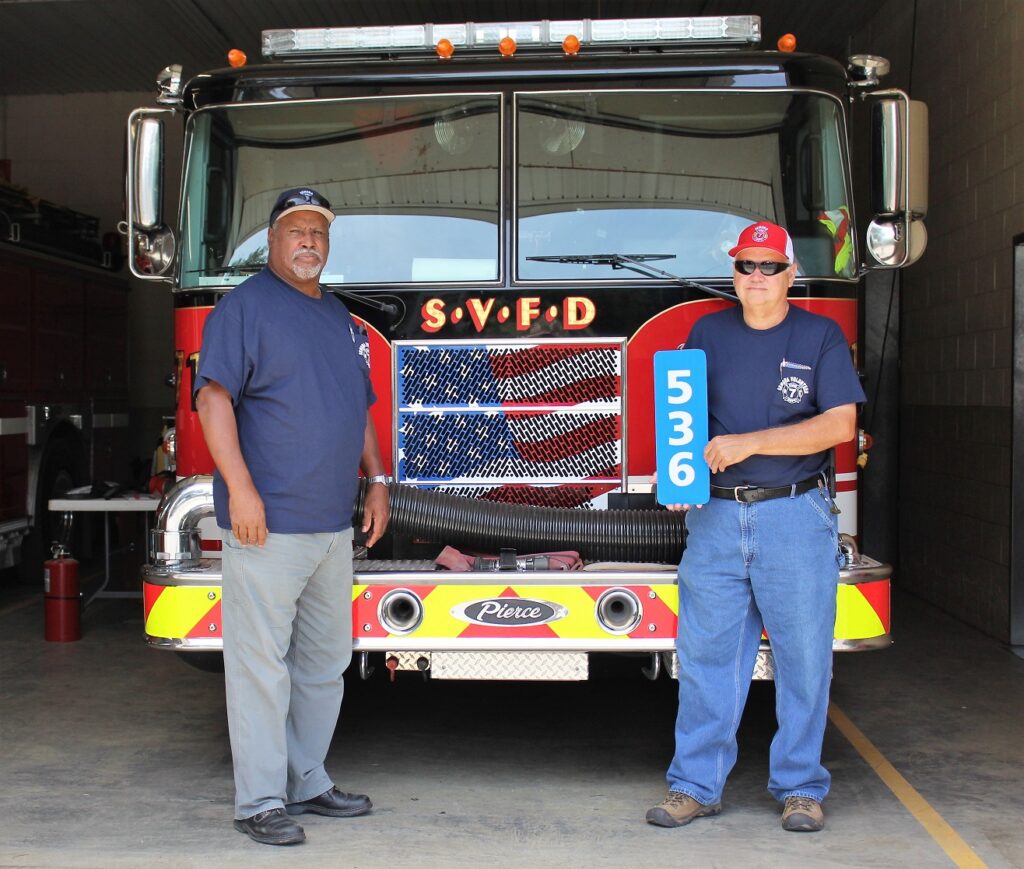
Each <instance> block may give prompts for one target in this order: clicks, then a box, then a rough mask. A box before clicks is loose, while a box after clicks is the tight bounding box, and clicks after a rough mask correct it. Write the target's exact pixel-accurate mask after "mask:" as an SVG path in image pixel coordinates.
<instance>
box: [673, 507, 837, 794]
mask: <svg viewBox="0 0 1024 869" xmlns="http://www.w3.org/2000/svg"><path fill="white" fill-rule="evenodd" d="M829 506H830V502H829V500H828V496H827V493H825V494H823V493H821V492H820V491H818V490H812V491H810V492H807V493H805V494H803V495H797V496H796V497H795V498H777V499H774V500H771V501H761V502H758V503H755V504H740V503H737V502H735V501H727V500H724V499H718V498H712V499H711V501H710V502H709V503H708V504H706V505H704V507H703V508H702V509H699V510H698V509H696V508H692V509H691V510H690V511H689V512H688V513H687V514H686V527H687V530H688V532H689V536H688V538H687V542H686V550H685V551H684V553H683V559H682V562H681V563H680V565H679V635H678V637H677V638H676V651H677V652H678V655H679V712H678V714H677V716H676V751H675V756H674V757H673V759H672V764H671V766H670V767H669V770H668V786H669V789H670V790H673V791H680V792H681V793H684V794H688V795H689V796H691V797H693V798H694V799H695V800H697V801H698V802H700V803H703V804H705V805H710V804H713V803H717V802H720V801H721V799H722V789H723V788H724V786H725V780H726V777H727V776H728V775H729V772H730V771H731V770H732V767H733V765H734V764H735V762H736V729H737V728H738V727H739V723H740V716H741V715H742V714H743V707H744V705H745V704H746V702H747V692H748V691H749V689H750V680H751V676H752V674H753V670H754V663H755V660H756V657H757V649H758V646H759V644H760V640H761V629H762V626H763V627H764V629H765V631H766V632H767V634H768V638H769V641H770V643H771V647H772V653H773V655H774V658H775V692H776V700H775V713H776V718H777V719H778V723H779V729H778V731H777V732H776V734H775V738H774V739H773V740H772V745H771V755H770V761H769V768H770V774H769V781H768V790H769V792H770V793H771V794H772V796H773V797H775V798H776V799H777V800H784V799H785V798H786V797H789V796H806V797H811V798H812V799H815V800H819V801H820V800H821V799H823V798H824V796H825V795H826V794H827V793H828V789H829V783H830V781H831V777H830V776H829V774H828V771H827V770H826V769H825V768H824V767H823V766H822V765H821V745H822V740H823V738H824V735H825V722H826V716H827V713H828V691H829V682H830V680H831V678H832V638H833V634H834V629H835V616H836V583H837V581H838V578H839V550H838V538H837V522H836V517H835V516H833V515H832V514H831V513H830V511H829Z"/></svg>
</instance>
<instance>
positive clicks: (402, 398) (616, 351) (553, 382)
mask: <svg viewBox="0 0 1024 869" xmlns="http://www.w3.org/2000/svg"><path fill="white" fill-rule="evenodd" d="M621 396H622V346H621V345H620V344H618V343H615V344H546V345H540V346H538V345H530V346H525V347H523V346H502V345H488V344H483V343H479V344H478V343H476V342H467V344H463V345H452V344H437V345H428V346H424V345H422V344H413V345H406V346H400V347H399V348H398V394H397V401H398V404H399V407H418V406H426V407H465V406H471V407H502V406H504V405H509V404H516V405H542V406H546V407H549V406H572V405H578V404H586V403H605V404H610V405H614V406H615V407H616V408H617V407H618V405H619V403H620V399H621Z"/></svg>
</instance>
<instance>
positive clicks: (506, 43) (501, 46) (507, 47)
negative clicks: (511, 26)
mask: <svg viewBox="0 0 1024 869" xmlns="http://www.w3.org/2000/svg"><path fill="white" fill-rule="evenodd" d="M498 51H500V52H501V56H502V57H511V56H512V55H513V54H515V53H516V41H515V40H514V39H513V38H512V37H511V36H506V37H505V38H504V39H502V40H501V42H499V43H498Z"/></svg>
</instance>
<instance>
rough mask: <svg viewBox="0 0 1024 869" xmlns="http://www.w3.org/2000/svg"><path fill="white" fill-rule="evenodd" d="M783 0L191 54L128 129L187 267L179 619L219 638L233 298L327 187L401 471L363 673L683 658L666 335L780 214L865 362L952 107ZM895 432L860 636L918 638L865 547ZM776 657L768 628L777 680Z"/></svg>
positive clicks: (134, 181) (376, 567) (576, 675)
mask: <svg viewBox="0 0 1024 869" xmlns="http://www.w3.org/2000/svg"><path fill="white" fill-rule="evenodd" d="M760 29H761V26H760V19H759V18H758V17H756V16H725V17H714V18H658V19H615V20H612V19H603V20H573V21H526V22H503V23H494V24H479V23H466V24H453V25H418V26H401V27H364V28H324V29H299V30H271V31H265V32H264V33H263V54H264V56H265V59H266V61H267V63H265V64H263V65H246V64H245V63H244V57H242V56H241V53H240V52H232V57H233V59H232V66H231V67H230V68H225V69H222V70H218V71H214V72H210V73H204V74H202V75H198V76H196V77H194V78H192V79H191V80H190V81H187V82H183V80H182V76H181V69H180V67H168V68H167V69H166V70H164V72H163V73H162V74H161V77H160V79H159V84H160V95H159V97H158V102H159V103H160V105H158V106H156V107H153V108H142V109H138V110H136V111H135V112H133V113H132V115H131V116H130V119H129V123H128V139H127V142H128V148H129V171H128V179H127V186H128V208H129V214H128V219H127V231H128V233H129V235H130V238H129V248H130V251H131V252H132V254H133V257H132V258H133V268H134V269H135V270H136V272H137V274H138V276H139V277H141V278H145V279H148V280H153V281H158V282H164V283H166V284H168V285H169V287H170V289H171V291H172V292H173V294H174V300H175V326H176V342H177V343H176V348H175V352H176V359H177V361H176V378H177V383H178V389H179V394H178V404H177V415H176V430H175V449H176V462H177V474H178V483H177V484H176V485H175V487H174V488H173V489H171V490H170V491H169V492H168V493H167V495H166V496H165V499H164V501H163V503H162V505H161V508H160V510H159V513H158V518H157V523H156V524H157V528H156V530H155V531H154V534H153V540H152V544H151V552H150V555H151V560H150V562H149V563H148V564H147V565H146V566H145V567H144V570H143V584H144V596H145V604H144V606H145V634H146V640H147V642H148V643H150V644H151V645H153V646H155V647H157V648H163V649H172V650H175V651H178V652H181V653H184V655H185V656H186V657H188V656H189V655H193V654H195V653H202V652H217V651H218V650H220V649H221V647H222V643H221V615H220V606H221V584H220V580H221V575H220V565H219V561H218V560H217V557H216V556H217V553H216V548H217V545H218V544H217V542H216V532H215V531H213V532H212V533H211V532H210V531H208V530H204V526H205V527H206V528H209V517H210V514H211V511H212V495H211V491H212V486H211V477H210V476H209V475H210V473H211V471H212V462H211V459H210V456H209V454H208V452H207V450H206V448H205V445H204V441H203V437H202V434H201V431H200V427H199V424H198V421H197V417H196V413H195V409H194V404H193V399H192V385H193V378H194V376H195V371H196V364H197V358H198V352H199V349H200V346H201V337H202V329H203V322H204V320H205V318H206V316H207V315H208V314H209V312H210V310H211V309H212V308H213V306H214V305H215V304H216V303H217V300H218V299H219V298H221V296H222V295H223V294H224V293H227V292H229V291H230V290H231V288H232V287H234V286H236V285H237V284H238V283H239V282H241V281H243V280H245V278H246V277H247V276H248V275H250V274H252V273H254V272H255V271H258V270H259V269H261V268H263V266H264V263H265V261H266V253H267V246H266V245H267V242H266V237H267V220H268V215H269V213H270V210H271V206H272V205H273V202H274V200H275V198H276V197H277V195H278V194H279V192H280V191H281V190H283V189H286V188H290V187H295V186H301V185H308V186H310V187H313V188H315V189H316V190H318V191H319V192H321V193H322V194H323V195H325V196H326V197H327V198H328V199H329V200H330V202H331V203H332V206H333V208H334V210H335V212H336V214H337V218H336V219H335V220H334V222H333V223H332V224H331V249H330V257H329V259H328V261H327V263H326V265H325V267H324V270H323V273H322V275H321V282H322V284H323V286H324V287H325V288H327V289H329V290H331V291H333V292H335V293H337V294H338V295H339V296H340V297H341V298H342V299H343V300H344V302H345V304H346V305H347V306H348V308H349V309H350V311H351V312H352V314H353V315H354V316H355V317H356V318H357V319H358V322H360V323H361V324H362V325H363V327H364V328H365V330H366V334H367V336H368V347H369V365H370V372H371V379H372V383H373V388H374V390H375V392H376V395H377V402H376V404H375V405H374V406H373V408H372V411H371V415H372V418H373V420H374V423H375V425H376V428H377V432H378V435H379V438H380V441H381V445H382V451H383V453H384V455H385V456H386V457H387V461H388V462H389V472H390V473H391V474H392V475H393V480H394V482H393V483H392V484H391V486H390V494H391V504H392V513H391V524H390V529H389V534H388V537H387V538H386V540H385V541H384V542H382V543H379V544H377V545H376V546H375V547H374V549H373V550H372V551H369V552H367V551H365V549H362V548H357V552H356V554H355V557H356V562H355V586H354V589H353V600H352V606H353V625H352V630H353V638H354V644H355V649H356V652H357V659H358V661H359V665H360V668H361V670H362V673H363V675H364V676H365V675H368V674H369V672H370V670H371V669H372V667H373V664H372V662H373V661H374V659H376V661H377V663H378V665H379V662H380V661H381V660H383V661H384V662H385V664H386V666H387V668H388V669H390V670H391V671H392V677H394V674H395V671H406V670H409V671H422V672H424V673H429V674H430V675H431V676H432V677H434V678H448V679H471V678H490V679H585V678H587V677H588V674H589V670H590V666H591V658H592V656H593V655H595V654H600V653H610V654H618V655H623V654H636V655H640V656H642V658H641V661H642V662H643V664H644V667H643V669H644V671H645V673H646V674H647V675H648V676H651V677H653V676H656V675H657V674H658V673H659V672H660V671H661V670H662V669H669V670H670V671H671V669H672V668H673V666H674V665H675V659H674V654H673V649H674V644H673V638H674V636H675V632H676V616H677V612H678V596H677V589H676V565H677V563H678V561H679V557H680V554H681V552H682V550H683V547H684V545H685V529H684V524H683V520H682V514H681V513H675V512H672V511H667V510H664V509H659V508H658V507H657V505H656V503H655V498H654V496H653V495H652V485H653V484H652V478H653V476H654V473H655V449H654V426H653V422H652V411H653V402H654V395H653V393H654V387H653V382H652V365H653V362H652V360H653V356H654V353H655V352H656V351H658V350H663V349H674V348H678V347H680V346H682V345H683V344H685V341H686V337H687V334H688V332H689V330H690V328H691V326H692V325H693V323H694V322H695V321H696V320H697V319H698V318H700V317H702V316H704V315H705V314H708V313H710V312H713V311H717V310H720V309H722V308H724V307H726V306H728V305H730V304H732V302H731V301H730V300H728V298H723V292H725V291H727V290H729V289H730V287H731V280H730V274H731V260H730V257H729V256H728V254H727V251H728V249H729V247H730V246H731V245H732V243H733V242H734V240H735V238H736V237H737V234H738V232H739V230H740V229H741V228H742V227H744V226H745V225H747V224H748V223H750V222H752V221H754V220H757V219H765V218H766V219H769V220H772V221H775V222H777V223H779V224H782V225H784V226H786V227H787V228H788V230H789V232H790V234H791V236H792V237H793V240H794V244H795V250H796V259H797V260H798V262H799V270H798V277H797V279H796V282H795V284H794V286H793V288H792V291H791V294H790V297H791V301H792V303H793V304H795V305H798V306H800V307H803V308H805V309H807V310H809V311H814V312H817V313H820V314H824V315H827V316H830V317H833V318H834V319H835V320H836V321H837V323H838V324H839V326H840V327H841V329H842V330H843V333H844V334H845V336H846V338H847V339H848V341H849V343H850V347H851V353H852V354H853V356H854V359H855V361H859V359H860V356H861V352H862V348H861V345H860V343H859V340H858V324H859V320H860V303H861V300H862V298H863V293H864V277H865V274H866V272H867V271H869V270H871V269H897V268H901V267H904V266H907V265H909V264H911V263H912V262H914V261H915V260H916V259H917V258H918V257H920V256H921V254H922V253H923V250H924V246H925V238H926V236H925V229H924V224H923V218H924V216H925V212H926V206H927V203H926V191H925V181H924V179H925V178H926V176H927V165H926V164H927V144H926V138H927V133H926V124H927V117H926V109H925V107H924V106H923V105H921V104H919V103H917V102H915V101H911V100H910V99H909V98H908V96H907V94H906V93H904V92H902V91H900V90H894V89H887V88H883V87H881V85H880V78H881V77H882V76H883V75H884V74H885V73H886V72H887V71H888V63H887V62H886V61H885V60H884V59H883V58H880V57H876V56H872V55H860V56H855V57H853V58H851V59H850V62H849V65H848V67H846V68H844V67H843V66H842V65H841V64H839V63H837V62H836V61H834V60H831V59H827V58H824V57H820V56H813V55H809V54H802V53H797V52H796V51H794V50H792V49H793V44H792V37H787V38H786V39H784V40H780V48H779V49H778V50H775V49H772V50H764V49H761V48H759V43H760ZM861 110H862V111H861ZM854 114H861V115H863V116H864V118H865V121H864V124H863V126H862V127H861V129H863V131H864V139H865V143H866V144H865V148H864V150H865V151H866V152H870V156H871V169H870V177H871V183H870V185H869V187H870V189H868V190H865V191H863V194H862V195H861V196H860V197H859V198H860V199H864V200H868V201H867V203H866V204H865V205H863V206H862V207H863V208H864V209H866V211H867V217H866V219H865V218H864V217H861V216H860V214H859V213H858V209H857V208H856V207H855V202H854V190H853V183H852V178H853V172H852V169H851V158H852V151H853V149H852V147H851V132H850V124H851V116H852V115H854ZM172 120H174V121H179V120H183V121H184V136H185V150H184V153H185V158H184V167H183V173H182V183H181V184H182V186H181V196H180V208H179V214H180V218H179V220H178V221H177V223H176V225H174V226H171V225H168V223H167V222H166V221H165V219H164V217H163V208H162V202H163V198H164V196H163V186H162V180H161V179H162V168H163V160H164V156H163V155H164V141H165V139H166V135H167V133H166V129H167V128H169V126H170V123H171V122H172ZM868 142H870V144H867V143H868ZM866 441H867V438H866V436H865V435H864V434H863V433H861V434H860V435H859V437H858V438H857V439H856V440H854V441H851V442H850V443H848V444H844V445H842V446H840V447H839V448H838V449H837V450H836V455H835V488H836V490H837V494H836V501H837V503H838V505H839V506H840V508H841V510H842V516H841V523H842V526H841V531H842V534H841V538H840V548H841V550H842V556H843V560H844V566H843V568H842V571H841V577H840V583H839V587H838V616H837V620H836V626H835V646H834V647H835V649H836V650H839V651H858V650H865V649H877V648H883V647H885V646H887V645H888V644H889V642H890V637H889V581H890V568H889V567H888V566H887V565H884V564H881V563H880V562H878V561H877V560H874V559H872V558H870V557H869V556H867V555H865V554H861V553H860V552H859V549H858V545H857V525H856V520H857V512H858V506H857V485H858V482H857V481H858V456H859V455H860V454H861V453H862V452H863V449H864V447H865V444H866ZM296 446H298V445H296ZM364 492H365V488H363V489H361V494H360V497H359V498H358V499H357V503H356V504H355V505H354V515H355V516H356V517H359V516H360V511H361V499H362V493H364ZM576 556H578V558H577V557H576ZM565 567H575V568H578V569H571V570H565V569H561V568H565ZM771 672H772V658H771V648H770V644H769V642H768V639H767V638H765V640H764V642H763V644H762V649H761V654H760V656H759V661H758V668H757V672H756V673H755V674H754V675H755V676H761V677H770V675H771Z"/></svg>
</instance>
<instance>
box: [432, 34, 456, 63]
mask: <svg viewBox="0 0 1024 869" xmlns="http://www.w3.org/2000/svg"><path fill="white" fill-rule="evenodd" d="M434 50H435V51H436V52H437V56H438V57H439V58H441V60H451V57H452V55H453V54H455V46H454V45H452V41H451V40H450V39H439V40H437V45H435V46H434Z"/></svg>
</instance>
